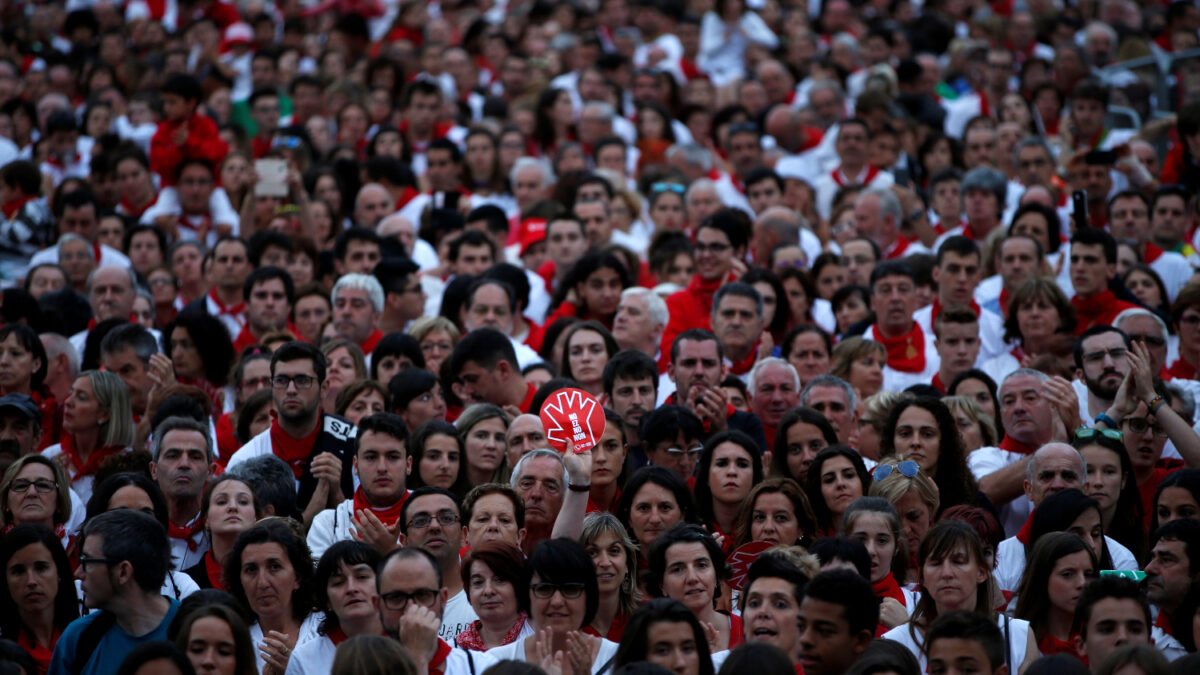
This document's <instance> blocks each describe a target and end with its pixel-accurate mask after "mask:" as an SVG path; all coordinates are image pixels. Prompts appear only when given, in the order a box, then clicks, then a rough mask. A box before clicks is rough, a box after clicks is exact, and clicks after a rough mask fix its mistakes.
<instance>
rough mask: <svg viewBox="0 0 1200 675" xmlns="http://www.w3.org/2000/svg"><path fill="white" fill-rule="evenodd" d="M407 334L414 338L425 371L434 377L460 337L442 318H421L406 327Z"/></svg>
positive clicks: (453, 326) (457, 331) (448, 320)
mask: <svg viewBox="0 0 1200 675" xmlns="http://www.w3.org/2000/svg"><path fill="white" fill-rule="evenodd" d="M408 334H409V335H411V336H413V337H414V338H416V340H417V344H419V345H421V353H422V354H423V355H424V356H425V369H426V370H428V371H429V372H431V373H434V374H435V375H436V374H437V373H438V371H439V368H440V367H441V365H442V360H444V359H446V358H448V357H449V356H450V352H452V351H454V345H456V344H458V339H459V338H460V337H462V333H460V332H459V330H458V327H457V326H455V325H454V322H453V321H451V320H450V319H447V318H446V317H444V316H423V317H421V318H419V319H417V320H416V321H413V323H412V325H411V326H409V327H408Z"/></svg>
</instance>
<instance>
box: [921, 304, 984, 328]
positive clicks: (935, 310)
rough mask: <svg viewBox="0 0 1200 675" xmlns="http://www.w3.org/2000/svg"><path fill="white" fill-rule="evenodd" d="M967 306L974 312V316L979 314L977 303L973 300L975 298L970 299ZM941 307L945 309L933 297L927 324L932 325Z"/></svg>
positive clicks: (940, 311)
mask: <svg viewBox="0 0 1200 675" xmlns="http://www.w3.org/2000/svg"><path fill="white" fill-rule="evenodd" d="M968 306H969V307H970V308H971V311H972V312H975V316H976V317H978V316H979V303H977V302H975V300H974V299H972V300H971V304H970V305H968ZM943 309H945V305H943V304H942V301H941V300H939V299H937V298H934V299H933V307H932V309H931V310H930V311H931V312H932V313H931V314H930V315H929V325H930V326H932V325H934V322H936V321H937V318H938V316H939V315H940V314H941V313H942V310H943Z"/></svg>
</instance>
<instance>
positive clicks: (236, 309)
mask: <svg viewBox="0 0 1200 675" xmlns="http://www.w3.org/2000/svg"><path fill="white" fill-rule="evenodd" d="M208 297H209V299H210V300H212V301H213V304H214V305H216V306H217V315H218V316H220V315H222V314H228V315H230V316H235V315H237V314H241V313H243V312H245V311H246V303H245V301H242V302H239V303H238V304H236V305H233V306H232V307H227V306H225V303H223V302H221V298H219V297H217V289H216V288H214V289H212V290H210V291H209V292H208Z"/></svg>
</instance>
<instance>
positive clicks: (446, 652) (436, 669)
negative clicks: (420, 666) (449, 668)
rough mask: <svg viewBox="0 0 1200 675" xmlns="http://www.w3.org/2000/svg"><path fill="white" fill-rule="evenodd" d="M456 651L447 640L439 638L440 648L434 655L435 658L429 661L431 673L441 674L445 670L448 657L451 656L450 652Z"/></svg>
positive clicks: (434, 674) (433, 674) (431, 674)
mask: <svg viewBox="0 0 1200 675" xmlns="http://www.w3.org/2000/svg"><path fill="white" fill-rule="evenodd" d="M452 651H454V650H453V649H451V648H450V645H448V644H446V641H445V640H443V639H441V638H438V648H437V651H436V652H435V653H434V655H433V659H431V660H430V661H429V675H441V673H442V672H443V671H444V670H445V666H446V657H447V656H450V652H452Z"/></svg>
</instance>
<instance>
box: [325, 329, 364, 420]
mask: <svg viewBox="0 0 1200 675" xmlns="http://www.w3.org/2000/svg"><path fill="white" fill-rule="evenodd" d="M321 351H322V352H323V353H324V354H325V360H326V362H327V365H326V366H325V382H323V383H322V384H321V407H322V408H324V409H325V410H337V398H338V394H340V393H342V389H343V388H344V387H345V386H346V385H348V384H350V383H351V382H353V381H355V380H365V379H367V377H368V375H367V359H366V357H364V356H363V353H362V349H360V348H359V346H358V345H356V344H354V343H353V342H351V341H349V340H345V339H342V338H338V339H336V340H329V341H328V342H326V343H325V344H323V345H321Z"/></svg>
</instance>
